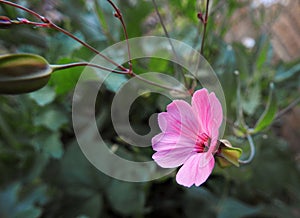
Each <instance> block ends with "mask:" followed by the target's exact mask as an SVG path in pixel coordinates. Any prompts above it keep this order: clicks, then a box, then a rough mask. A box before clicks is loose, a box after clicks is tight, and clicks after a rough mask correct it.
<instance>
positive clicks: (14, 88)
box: [0, 54, 52, 94]
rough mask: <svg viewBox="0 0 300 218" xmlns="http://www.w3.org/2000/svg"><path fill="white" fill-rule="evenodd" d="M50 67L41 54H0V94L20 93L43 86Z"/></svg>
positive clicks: (50, 70)
mask: <svg viewBox="0 0 300 218" xmlns="http://www.w3.org/2000/svg"><path fill="white" fill-rule="evenodd" d="M51 73H52V69H51V67H50V65H49V64H48V62H47V61H46V60H45V59H44V58H43V57H41V56H38V55H34V54H8V55H2V56H0V94H21V93H26V92H31V91H34V90H37V89H40V88H42V87H44V86H45V85H46V84H47V83H48V80H49V79H50V75H51Z"/></svg>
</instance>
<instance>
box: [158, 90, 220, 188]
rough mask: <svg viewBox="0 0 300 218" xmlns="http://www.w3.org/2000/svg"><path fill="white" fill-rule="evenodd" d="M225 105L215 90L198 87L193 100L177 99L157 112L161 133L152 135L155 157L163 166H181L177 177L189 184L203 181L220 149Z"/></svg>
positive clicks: (179, 181)
mask: <svg viewBox="0 0 300 218" xmlns="http://www.w3.org/2000/svg"><path fill="white" fill-rule="evenodd" d="M222 120H223V111H222V106H221V103H220V102H219V100H218V99H217V97H216V96H215V94H214V93H213V92H212V93H208V91H207V90H206V89H201V90H198V91H196V92H195V93H194V95H193V97H192V104H191V105H190V104H188V103H187V102H185V101H183V100H175V101H173V102H172V103H170V104H169V105H168V106H167V112H162V113H160V114H159V115H158V124H159V127H160V129H161V131H162V132H161V133H160V134H158V135H156V136H154V137H153V139H152V147H153V149H154V150H155V151H156V152H155V153H154V155H153V156H152V158H153V159H154V160H155V162H156V163H157V164H158V165H159V166H161V167H163V168H174V167H178V166H181V165H182V167H181V168H180V169H179V171H178V173H177V175H176V181H177V182H178V183H179V184H181V185H184V186H187V187H190V186H192V185H193V184H195V185H196V186H199V185H201V184H202V183H204V182H205V181H206V180H207V178H208V176H209V175H210V174H211V172H212V170H213V168H214V165H215V160H214V154H215V153H216V152H217V150H218V136H219V128H220V126H221V124H222Z"/></svg>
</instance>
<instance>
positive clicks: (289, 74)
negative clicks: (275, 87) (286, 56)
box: [274, 64, 300, 82]
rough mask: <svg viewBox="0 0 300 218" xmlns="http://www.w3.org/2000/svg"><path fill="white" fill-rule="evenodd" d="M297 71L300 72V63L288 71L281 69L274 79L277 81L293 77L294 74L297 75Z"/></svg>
mask: <svg viewBox="0 0 300 218" xmlns="http://www.w3.org/2000/svg"><path fill="white" fill-rule="evenodd" d="M297 73H300V64H297V65H295V66H293V67H292V68H291V69H289V70H288V71H284V72H282V71H280V72H279V73H277V74H276V75H275V78H274V81H275V82H282V81H284V80H286V79H289V78H291V77H292V76H294V75H296V74H297Z"/></svg>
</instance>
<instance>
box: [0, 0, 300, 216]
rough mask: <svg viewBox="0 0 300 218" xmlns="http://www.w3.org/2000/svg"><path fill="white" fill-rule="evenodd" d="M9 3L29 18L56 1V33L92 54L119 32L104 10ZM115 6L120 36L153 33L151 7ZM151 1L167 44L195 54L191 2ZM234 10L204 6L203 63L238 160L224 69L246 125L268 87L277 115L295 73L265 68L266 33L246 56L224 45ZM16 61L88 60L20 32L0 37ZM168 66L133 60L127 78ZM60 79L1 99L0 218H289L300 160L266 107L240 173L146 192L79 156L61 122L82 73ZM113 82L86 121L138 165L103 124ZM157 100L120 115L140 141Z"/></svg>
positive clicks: (10, 12)
mask: <svg viewBox="0 0 300 218" xmlns="http://www.w3.org/2000/svg"><path fill="white" fill-rule="evenodd" d="M15 2H18V3H20V4H22V5H26V6H28V7H30V8H32V9H35V10H37V11H39V12H40V13H46V9H45V8H47V6H48V7H49V5H47V4H52V3H53V2H54V3H57V5H55V6H54V9H53V13H54V12H55V13H57V14H60V15H61V17H60V19H58V20H57V24H59V25H60V26H62V27H64V28H66V29H67V30H68V31H70V32H72V33H74V34H75V35H76V36H77V37H79V38H81V39H83V40H85V41H87V42H89V43H91V44H92V45H93V46H95V47H96V48H97V49H99V50H101V49H104V48H106V47H107V46H109V45H111V44H113V43H114V42H118V41H120V40H123V39H124V37H123V34H122V29H121V26H120V23H119V22H118V20H117V19H115V18H114V17H113V15H112V12H113V10H112V9H111V7H110V6H109V5H108V4H107V2H106V1H100V0H98V1H97V0H96V1H79V0H76V1H75V0H72V1H71V0H65V1H25V0H22V1H21V0H19V1H15ZM94 2H95V3H97V4H94ZM116 3H117V4H118V5H119V6H120V9H121V11H122V14H123V16H124V20H125V22H126V25H127V30H128V33H129V36H130V37H138V36H143V35H149V34H150V35H160V36H163V35H164V34H163V31H162V28H161V25H160V23H159V22H158V20H157V17H156V16H155V12H154V7H153V5H152V3H151V1H132V0H122V1H116ZM157 3H158V6H159V10H160V12H161V13H162V16H163V18H164V20H165V24H166V27H167V29H168V32H169V34H170V36H171V37H172V38H175V39H177V40H181V41H183V42H185V43H187V44H189V45H191V46H193V47H194V48H196V49H199V47H200V42H199V39H200V37H199V34H200V33H201V30H202V29H201V27H200V28H199V22H198V20H197V18H196V14H197V11H195V10H196V9H198V8H197V5H196V3H195V1H192V0H186V1H179V0H169V1H157ZM244 4H246V2H243V3H240V2H239V1H235V0H228V1H222V0H220V1H214V5H221V7H218V10H216V11H214V12H213V13H212V14H211V15H210V20H209V25H208V33H207V35H208V36H207V41H206V44H205V53H204V54H205V57H206V58H207V60H208V61H209V62H210V63H211V65H212V67H213V69H214V70H215V71H216V73H217V74H218V76H219V79H220V81H221V83H222V86H223V88H224V92H225V96H226V101H227V110H228V116H227V120H228V121H229V125H228V126H227V128H226V135H225V136H224V138H227V139H229V140H230V141H231V143H232V144H233V145H234V146H240V147H241V148H242V149H243V150H244V155H245V157H247V155H248V152H249V151H248V146H247V141H246V140H244V139H242V138H238V137H237V136H235V135H234V131H233V129H232V127H233V126H232V124H231V122H234V121H235V120H236V119H237V117H236V107H237V99H236V89H237V85H236V84H237V83H236V76H235V75H234V74H233V72H234V71H235V70H238V71H239V72H240V82H241V89H242V108H243V109H244V112H245V117H244V118H245V120H246V122H247V124H249V126H253V127H254V126H255V124H256V123H257V121H258V120H259V118H260V117H261V115H262V114H263V112H264V110H265V108H266V106H267V102H268V99H269V98H268V93H269V84H270V83H271V82H274V85H275V88H274V91H273V97H272V98H274V99H277V102H278V107H279V108H284V107H286V106H287V105H288V104H289V103H290V102H291V101H292V100H293V99H295V98H297V97H298V96H299V91H297V90H299V81H300V76H299V64H297V63H292V64H285V63H281V62H277V63H273V62H272V58H273V49H272V46H271V44H270V36H268V35H266V34H265V33H261V34H260V35H259V36H258V37H257V38H256V39H255V40H256V45H255V47H254V48H252V49H249V48H246V47H245V46H243V45H242V44H241V43H238V42H236V43H232V44H228V43H226V42H225V40H224V36H225V34H226V32H227V31H228V29H229V25H230V24H229V20H230V19H229V18H230V17H231V16H232V14H233V12H234V11H236V10H237V9H238V8H240V7H241V6H243V5H244ZM0 12H1V14H2V15H5V16H8V17H11V18H16V17H27V18H28V17H29V18H30V16H29V15H28V14H26V13H24V12H22V11H20V10H16V9H14V8H11V7H8V6H4V5H2V4H0ZM219 16H221V19H220V17H219ZM217 17H218V22H217ZM220 20H221V21H220ZM198 28H199V31H198ZM145 46H146V45H145ZM15 52H32V53H36V54H39V55H41V56H43V57H45V58H46V59H47V60H48V61H49V62H50V63H53V64H58V63H69V62H72V61H81V60H85V61H88V60H89V59H90V58H92V57H93V54H91V53H90V52H89V51H88V50H87V49H86V48H84V47H82V46H80V45H79V44H78V43H77V42H75V41H73V40H71V39H69V38H67V37H66V36H64V35H62V34H61V33H58V32H55V31H53V30H47V29H41V28H30V27H28V26H27V27H19V26H16V27H13V28H11V29H1V30H0V53H15ZM116 56H118V54H116ZM173 67H174V66H173V65H171V64H168V63H166V62H165V61H161V60H154V59H153V60H140V61H136V62H134V69H135V72H137V73H143V72H144V71H145V72H147V71H159V72H165V73H171V72H174V68H173ZM64 71H65V72H61V73H58V74H53V75H52V77H51V81H50V83H49V85H48V86H46V87H45V88H43V89H41V90H39V91H36V92H33V93H30V94H22V95H18V96H0V104H1V107H0V217H1V218H11V217H13V218H17V217H20V218H21V217H22V218H36V217H43V218H48V217H49V218H50V217H64V218H65V217H66V218H67V217H78V218H79V217H80V218H83V217H90V218H96V217H101V218H102V217H174V218H175V217H178V218H179V217H187V218H189V217H191V218H197V217H218V218H229V217H230V218H235V217H236V218H239V217H299V216H300V210H299V205H300V186H299V184H300V167H299V162H298V163H297V162H296V160H295V157H294V155H293V153H292V152H291V150H290V148H289V146H288V144H287V143H286V142H285V141H284V140H283V139H282V138H280V137H279V136H278V134H277V132H276V129H275V128H274V126H272V125H269V124H270V116H271V115H272V114H271V115H270V113H273V115H272V116H274V110H273V106H272V105H271V104H272V103H268V104H269V105H271V106H270V107H269V108H271V109H267V110H266V111H265V113H266V114H267V118H264V117H262V118H261V119H266V121H264V122H267V125H265V124H263V123H258V124H259V128H260V129H259V130H262V129H264V132H260V133H258V134H256V135H255V137H254V140H255V143H256V146H257V154H256V156H255V159H254V161H253V162H252V163H251V164H249V165H246V166H241V167H240V168H229V169H225V170H224V169H220V168H218V167H216V168H215V170H214V172H213V174H212V175H211V176H210V178H209V180H208V181H207V182H206V183H205V184H204V185H203V186H201V187H192V188H190V189H187V188H184V187H181V186H179V185H177V184H176V182H175V179H174V175H171V176H168V177H166V178H162V179H160V180H156V181H151V182H147V183H128V182H122V181H117V180H115V179H113V178H110V177H108V176H106V175H104V174H103V173H101V172H100V171H98V170H97V169H96V168H94V167H93V166H92V165H91V164H90V163H89V162H88V161H87V159H86V158H85V156H84V155H83V153H82V152H81V150H80V148H79V146H78V144H77V143H76V139H75V136H74V132H73V129H72V121H71V104H72V92H73V89H74V87H75V84H76V82H77V80H78V78H79V76H80V72H81V69H80V68H73V69H67V70H64ZM124 81H126V77H124V76H119V75H116V76H115V77H114V78H113V79H112V80H111V82H107V83H106V86H105V87H102V88H101V90H100V92H99V98H100V97H101V98H102V99H104V101H103V100H102V101H101V102H105V104H100V103H99V104H97V105H96V108H97V114H96V119H97V122H98V123H101V129H100V131H101V134H102V135H103V137H104V139H105V140H106V141H107V142H108V144H111V145H115V146H117V147H118V149H119V150H118V151H119V152H121V153H122V154H124V155H125V156H130V155H137V156H145V157H148V158H149V157H150V156H151V154H152V150H151V148H149V149H145V150H140V149H132V148H131V146H129V145H127V144H126V143H124V142H123V141H122V140H120V138H119V137H118V136H117V134H116V133H115V131H114V129H113V126H112V124H111V120H110V116H109V114H110V103H111V101H112V99H113V96H114V92H115V91H116V90H117V89H118V87H119V86H120V84H122V83H123V82H124ZM91 85H92V84H91ZM168 103H169V101H168V100H166V99H165V98H164V97H161V96H159V95H156V94H151V95H147V96H143V97H141V98H139V99H138V100H137V101H136V102H135V104H134V105H133V106H132V110H131V112H132V114H131V122H132V125H133V128H135V129H137V131H140V132H145V133H147V132H148V131H149V127H148V118H149V117H150V115H151V114H152V113H155V112H159V111H162V110H164V109H165V106H166V105H167V104H168ZM139 108H143V110H140V109H139ZM269 111H271V112H269ZM274 122H275V123H276V122H278V121H276V120H275V121H274ZM274 122H273V123H274ZM265 127H268V128H267V129H265ZM149 143H150V142H149Z"/></svg>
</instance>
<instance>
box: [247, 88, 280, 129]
mask: <svg viewBox="0 0 300 218" xmlns="http://www.w3.org/2000/svg"><path fill="white" fill-rule="evenodd" d="M276 111H277V103H276V98H275V92H274V84H273V83H271V84H270V91H269V98H268V103H267V106H266V108H265V111H264V112H263V114H262V115H261V117H260V118H259V120H258V121H257V123H256V124H255V127H254V130H253V132H254V133H257V132H260V131H262V130H264V129H265V128H266V127H268V126H269V125H270V124H271V123H272V121H273V119H274V117H275V115H276Z"/></svg>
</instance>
